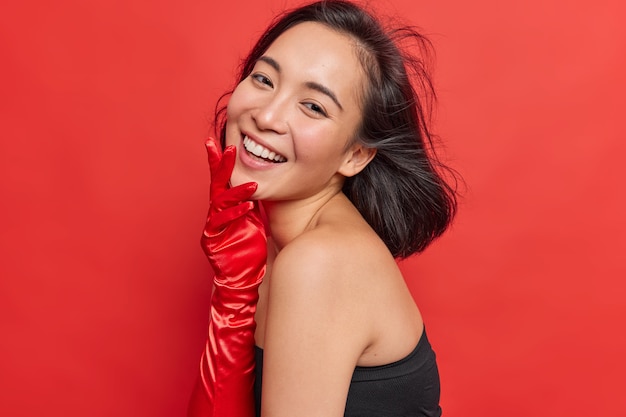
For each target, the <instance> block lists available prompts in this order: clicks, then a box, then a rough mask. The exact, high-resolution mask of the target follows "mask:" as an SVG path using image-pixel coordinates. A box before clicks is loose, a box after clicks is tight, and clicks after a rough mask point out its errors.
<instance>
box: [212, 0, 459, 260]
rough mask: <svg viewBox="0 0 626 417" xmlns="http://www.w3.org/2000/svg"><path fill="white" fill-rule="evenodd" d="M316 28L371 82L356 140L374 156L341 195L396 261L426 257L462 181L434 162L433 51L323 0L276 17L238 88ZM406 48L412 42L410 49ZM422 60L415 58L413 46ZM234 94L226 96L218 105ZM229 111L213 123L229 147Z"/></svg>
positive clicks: (336, 0)
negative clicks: (283, 41)
mask: <svg viewBox="0 0 626 417" xmlns="http://www.w3.org/2000/svg"><path fill="white" fill-rule="evenodd" d="M303 22H317V23H321V24H324V25H326V26H328V27H329V28H331V29H333V30H336V31H338V32H340V33H343V34H347V35H348V36H350V37H352V38H353V39H355V40H356V43H357V48H359V49H358V56H359V59H360V61H361V64H362V66H363V69H364V71H365V74H366V76H367V79H368V85H366V86H365V91H364V97H363V98H364V102H363V120H362V122H361V125H360V128H359V130H358V131H357V132H356V133H355V139H354V140H357V141H360V142H361V143H363V144H364V145H365V146H367V147H370V148H375V149H376V150H377V151H376V156H375V157H374V158H373V159H372V161H371V162H370V163H369V164H368V165H367V166H366V167H365V169H364V170H363V171H361V172H360V173H359V174H357V175H355V176H353V177H350V178H346V181H345V183H344V186H343V192H344V193H345V194H346V196H347V197H348V198H349V199H350V200H351V201H352V203H353V204H354V205H355V206H356V208H357V209H358V210H359V212H360V213H361V215H362V216H363V217H364V218H365V220H366V221H367V222H368V223H369V224H370V226H371V227H372V228H373V229H374V230H375V231H376V233H377V234H378V235H379V236H380V238H381V239H382V240H383V241H384V242H385V244H386V245H387V247H388V248H389V250H390V251H391V253H392V254H393V256H394V257H396V258H406V257H408V256H410V255H412V254H414V253H417V252H421V251H423V250H424V249H425V248H426V247H427V246H428V245H429V244H430V243H431V242H432V241H433V240H434V239H436V238H437V237H439V236H440V235H441V234H442V233H443V232H444V231H445V230H446V229H447V227H448V225H449V224H450V222H451V221H452V219H453V217H454V215H455V213H456V208H457V199H456V185H455V187H452V186H451V185H450V184H449V183H448V182H447V181H446V178H444V174H445V175H446V177H448V178H449V179H452V180H453V181H454V184H456V179H457V178H458V177H457V174H456V172H455V171H453V170H452V169H450V168H448V167H446V166H445V165H444V164H442V163H441V162H440V160H439V159H438V158H437V156H436V154H435V150H434V146H433V145H434V143H433V142H434V137H433V135H432V134H431V132H430V130H429V128H428V122H429V116H430V109H431V105H432V103H433V102H434V100H435V93H434V90H433V85H432V82H431V78H430V76H429V75H428V71H427V70H426V67H427V65H426V63H427V58H428V57H430V52H431V51H432V47H431V44H430V42H429V41H428V39H427V38H425V37H424V36H423V35H421V34H420V33H419V32H418V31H417V30H415V29H414V28H413V27H407V26H404V27H399V28H395V29H391V30H386V29H385V28H384V27H383V25H382V24H381V23H380V22H379V21H378V20H377V19H376V18H375V17H374V16H373V15H372V14H370V13H369V12H367V11H366V10H364V9H363V8H362V7H360V6H357V5H356V4H354V3H350V2H347V1H343V0H323V1H319V2H316V3H312V4H308V5H305V6H302V7H299V8H297V9H294V10H292V11H288V12H286V13H284V14H282V15H279V16H278V17H277V18H276V19H275V20H274V21H273V22H272V23H271V24H270V26H269V27H268V28H267V30H266V31H265V33H263V35H261V37H260V39H259V40H258V41H257V43H256V44H255V45H254V47H253V48H252V50H251V51H250V53H249V54H248V56H247V57H246V58H245V59H244V60H243V62H242V65H241V67H240V72H239V76H238V83H239V82H241V81H243V80H244V79H245V78H246V77H247V76H248V75H249V74H250V73H251V72H252V70H253V68H254V65H255V64H256V62H257V60H258V59H259V58H260V57H261V56H262V55H263V54H264V53H265V51H266V50H267V49H268V48H269V46H270V45H271V44H272V43H273V42H274V41H275V40H276V38H278V37H279V36H280V35H281V34H282V33H284V32H285V31H286V30H287V29H289V28H291V27H293V26H295V25H297V24H299V23H303ZM407 41H408V42H407ZM409 44H410V45H411V46H413V47H415V48H417V52H419V54H410V53H409V51H408V49H413V48H408V47H401V45H409ZM230 93H232V91H231V92H229V93H226V94H224V95H223V96H222V97H221V99H220V101H222V99H224V98H225V97H226V96H228V95H229V94H230ZM225 110H226V106H225V105H222V106H221V107H219V106H218V109H217V111H216V114H215V124H216V126H217V127H218V129H219V131H220V139H221V141H222V144H224V143H225V140H226V117H225Z"/></svg>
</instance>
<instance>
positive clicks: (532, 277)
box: [0, 0, 626, 417]
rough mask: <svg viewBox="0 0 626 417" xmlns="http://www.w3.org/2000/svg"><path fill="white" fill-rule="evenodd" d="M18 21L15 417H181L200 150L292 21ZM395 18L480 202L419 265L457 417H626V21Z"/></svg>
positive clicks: (143, 4)
mask: <svg viewBox="0 0 626 417" xmlns="http://www.w3.org/2000/svg"><path fill="white" fill-rule="evenodd" d="M5 3H6V4H3V5H2V6H1V7H0V56H1V61H2V65H0V72H1V81H0V103H1V104H0V105H1V108H0V110H1V111H0V138H1V142H0V143H1V145H0V178H1V179H0V181H1V182H0V198H1V200H0V210H1V212H2V216H1V217H0V236H1V241H0V257H1V258H0V259H1V263H0V277H1V281H0V312H1V314H0V326H1V327H0V415H3V416H12V417H19V416H39V415H49V416H93V417H97V416H112V415H114V416H122V417H123V416H176V415H183V413H184V409H185V405H186V402H187V398H188V395H189V392H190V390H191V386H192V383H193V380H194V378H195V374H196V369H197V362H198V357H199V352H200V349H201V346H202V343H203V338H204V335H205V332H206V320H207V304H208V296H209V291H210V284H209V277H210V275H209V274H210V272H209V267H208V264H207V263H206V261H205V259H204V257H203V254H202V253H201V250H200V248H199V245H198V239H199V233H200V230H201V228H202V225H203V221H204V216H205V211H206V205H207V201H206V200H207V184H208V172H207V165H206V162H205V155H204V150H203V146H202V143H203V139H204V138H205V136H206V135H207V132H208V131H209V127H210V123H209V120H210V118H211V116H212V110H213V104H214V102H215V100H216V98H217V97H218V96H219V94H220V93H221V92H223V91H224V90H225V89H226V88H227V87H228V86H229V85H230V83H231V82H232V79H233V70H234V68H235V67H236V64H237V59H238V58H239V57H241V56H242V54H243V53H244V52H245V51H247V49H248V48H249V47H250V45H251V42H252V39H253V38H255V37H256V36H257V35H258V34H259V32H260V31H261V30H262V28H263V27H264V26H265V25H266V23H267V22H268V19H269V18H270V16H272V15H274V14H275V13H276V12H278V11H280V10H282V9H283V8H284V7H285V6H289V5H294V4H296V3H295V2H293V1H286V0H259V1H229V2H220V3H217V2H215V1H210V0H209V1H206V0H205V1H181V2H154V1H147V0H132V1H126V0H106V1H104V0H97V1H91V2H83V1H78V0H74V1H71V0H60V1H56V2H44V1H33V0H30V1H29V0H27V1H22V2H5ZM376 7H377V8H379V9H381V10H384V11H386V12H387V13H390V14H396V15H400V16H402V17H404V18H406V19H407V20H409V21H411V22H414V23H416V24H418V25H419V26H421V27H422V28H423V29H424V31H425V32H426V33H429V34H430V35H431V37H432V39H433V41H434V43H435V46H436V49H437V53H438V64H437V71H436V73H435V79H436V83H437V86H438V89H439V93H440V107H439V111H438V114H437V125H436V130H437V132H438V133H439V134H440V135H441V136H442V137H443V138H444V140H445V141H446V143H447V155H448V157H449V160H450V162H451V163H452V164H453V165H454V166H455V167H457V168H458V169H459V170H460V171H461V173H462V174H463V176H464V178H465V180H466V182H467V191H466V192H465V196H464V198H463V200H462V206H461V211H460V215H459V217H458V219H457V221H456V223H455V225H454V227H453V228H452V230H451V232H450V233H448V234H447V235H446V236H445V237H444V238H442V239H441V240H440V241H438V242H437V243H436V244H435V245H434V246H433V247H432V248H431V249H429V250H428V251H427V252H426V253H425V254H423V255H422V256H419V257H416V258H413V259H411V260H409V261H407V262H405V263H403V268H405V270H406V272H407V273H408V274H407V275H410V276H411V282H410V285H411V288H412V290H413V293H414V295H415V297H416V299H417V300H418V303H419V305H420V307H421V309H422V310H423V313H424V316H425V318H426V321H427V325H428V331H429V334H430V338H431V339H432V342H433V343H434V345H435V347H436V350H437V353H438V357H439V365H440V370H441V374H442V383H443V392H442V406H443V408H444V414H445V415H447V416H481V417H488V416H509V417H512V416H525V417H526V416H554V415H566V416H587V415H625V414H626V399H625V397H624V395H623V392H622V391H623V389H624V386H625V385H626V384H625V382H626V378H625V377H624V375H625V374H626V364H625V363H624V358H623V356H624V353H626V337H625V336H624V330H623V328H624V321H625V320H624V318H625V316H626V314H625V313H626V305H625V302H624V300H625V296H626V284H625V283H624V277H626V270H625V269H626V268H625V266H624V252H625V249H626V224H625V221H624V212H625V209H626V198H625V197H624V191H623V189H624V186H623V184H622V183H623V181H624V179H626V168H625V165H626V164H624V162H623V161H622V160H623V154H624V151H626V145H625V141H624V139H625V136H626V135H625V133H626V129H625V127H624V123H623V122H622V115H621V113H622V112H623V111H624V110H626V99H625V97H626V88H625V83H624V74H626V26H625V25H624V24H623V16H624V12H625V11H626V10H625V9H626V7H625V6H623V2H621V1H617V0H615V1H610V0H597V1H593V2H591V1H581V2H570V1H566V0H551V1H548V2H546V1H543V0H528V1H526V2H523V3H522V2H501V1H494V0H475V1H472V2H467V1H462V0H441V1H437V2H426V1H416V2H413V1H410V0H397V1H393V2H392V1H391V0H385V1H379V2H376ZM620 329H622V330H620Z"/></svg>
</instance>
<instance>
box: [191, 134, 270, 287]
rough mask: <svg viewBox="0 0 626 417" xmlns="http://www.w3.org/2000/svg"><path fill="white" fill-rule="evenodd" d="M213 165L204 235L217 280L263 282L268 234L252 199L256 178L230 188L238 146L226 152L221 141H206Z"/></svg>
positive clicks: (224, 282)
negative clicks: (222, 150) (222, 151)
mask: <svg viewBox="0 0 626 417" xmlns="http://www.w3.org/2000/svg"><path fill="white" fill-rule="evenodd" d="M206 148H207V153H208V157H209V166H210V169H211V190H210V198H211V204H210V207H209V214H208V218H207V223H206V227H205V229H204V233H203V235H202V248H203V249H204V252H205V253H206V255H207V257H208V259H209V262H210V263H211V266H212V267H213V270H214V272H215V280H216V283H220V284H221V285H225V286H229V287H230V286H232V287H245V286H248V285H254V284H255V283H260V280H261V278H262V274H261V276H259V273H258V272H259V271H261V270H262V271H263V272H264V271H265V263H266V261H267V238H266V235H265V226H264V224H263V221H262V219H261V214H260V212H259V204H258V202H257V203H255V202H253V201H250V198H251V197H252V195H253V194H254V192H255V191H256V188H257V184H256V183H253V182H249V183H245V184H241V185H239V186H236V187H233V188H229V185H228V183H229V180H230V176H231V174H232V171H233V167H234V165H235V158H236V150H235V147H234V146H229V147H227V148H226V150H225V151H224V153H223V155H222V153H221V151H220V148H219V144H218V143H216V141H214V140H212V139H209V140H208V141H207V142H206Z"/></svg>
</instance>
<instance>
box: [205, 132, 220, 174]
mask: <svg viewBox="0 0 626 417" xmlns="http://www.w3.org/2000/svg"><path fill="white" fill-rule="evenodd" d="M204 146H206V151H207V155H208V158H209V168H210V169H211V178H213V175H214V174H215V172H217V170H218V168H219V166H220V161H221V160H222V148H221V146H220V144H219V143H218V142H217V140H215V139H213V138H209V139H207V141H206V142H205V143H204Z"/></svg>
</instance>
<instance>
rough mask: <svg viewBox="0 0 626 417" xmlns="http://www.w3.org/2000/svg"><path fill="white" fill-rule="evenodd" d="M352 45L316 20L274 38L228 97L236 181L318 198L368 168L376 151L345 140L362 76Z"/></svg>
mask: <svg viewBox="0 0 626 417" xmlns="http://www.w3.org/2000/svg"><path fill="white" fill-rule="evenodd" d="M355 48H356V45H355V42H354V41H353V40H352V39H351V38H350V37H348V36H347V35H344V34H341V33H338V32H336V31H334V30H332V29H329V28H328V27H326V26H324V25H322V24H319V23H313V22H305V23H300V24H298V25H296V26H294V27H292V28H290V29H289V30H287V31H285V32H284V33H283V34H282V35H281V36H280V37H278V38H277V39H276V41H275V42H274V43H272V45H271V46H270V47H269V48H268V50H267V51H266V52H265V54H264V55H263V56H262V57H261V58H260V59H259V60H258V61H257V62H256V64H255V66H254V69H253V70H252V72H251V74H249V75H248V77H247V78H245V79H244V80H243V81H242V82H241V83H240V84H239V85H238V86H237V88H236V89H235V91H234V92H233V94H232V97H231V98H230V101H229V103H228V108H227V120H228V121H227V125H226V144H227V145H235V146H236V147H237V155H238V157H237V161H236V164H235V168H234V171H233V175H232V177H231V184H232V185H238V184H242V183H244V182H249V181H254V182H257V183H258V185H259V186H258V189H257V192H256V193H255V195H254V196H253V197H254V198H255V199H259V200H294V199H305V198H311V197H313V198H314V197H315V196H316V195H318V194H320V193H323V192H325V191H328V190H331V191H332V190H340V189H341V186H342V185H343V181H344V179H345V177H346V176H351V175H354V174H356V173H357V172H359V171H360V170H361V169H363V167H364V166H365V165H366V164H367V162H368V161H369V159H370V158H371V157H372V156H373V154H372V152H371V151H369V150H366V149H365V148H363V147H362V146H361V145H359V144H353V145H351V146H348V145H349V144H351V143H352V141H353V138H354V136H355V133H356V131H357V129H358V127H359V125H360V123H361V115H362V112H361V108H362V103H361V97H362V95H363V92H364V80H365V77H364V76H363V74H362V72H363V71H362V67H361V64H360V61H359V59H358V57H357V54H356V50H355ZM370 154H371V155H370Z"/></svg>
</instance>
